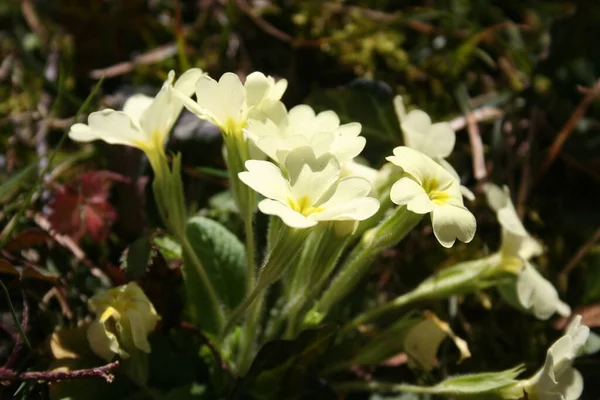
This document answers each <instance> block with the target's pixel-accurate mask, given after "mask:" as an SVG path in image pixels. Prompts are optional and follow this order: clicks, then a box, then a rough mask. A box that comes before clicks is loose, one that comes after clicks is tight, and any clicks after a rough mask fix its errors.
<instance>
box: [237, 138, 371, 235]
mask: <svg viewBox="0 0 600 400" xmlns="http://www.w3.org/2000/svg"><path fill="white" fill-rule="evenodd" d="M285 167H286V171H287V176H288V177H287V178H286V177H284V175H283V173H282V172H281V170H280V169H279V168H278V167H277V166H276V165H275V164H273V163H271V162H268V161H258V160H250V161H246V168H247V171H245V172H241V173H240V174H239V177H240V180H241V181H242V182H244V183H245V184H246V185H248V186H249V187H251V188H252V189H254V190H255V191H257V192H258V193H260V194H262V195H263V196H265V197H266V199H264V200H262V201H261V202H260V203H259V204H258V208H259V209H260V210H261V211H262V212H263V213H265V214H269V215H276V216H278V217H280V218H281V219H282V220H283V222H284V223H285V224H286V225H288V226H291V227H293V228H308V227H311V226H315V225H316V224H317V223H318V222H319V221H362V220H365V219H367V218H369V217H370V216H372V215H373V214H375V213H376V212H377V210H378V208H379V202H378V201H377V200H376V199H374V198H371V197H367V195H368V194H369V192H370V191H371V185H370V184H369V182H368V181H367V180H366V179H363V178H359V177H346V178H341V179H340V164H339V162H338V161H337V159H336V158H335V157H333V156H332V155H331V154H324V155H322V156H320V157H317V156H316V155H315V154H314V151H313V150H312V149H311V148H310V147H300V148H297V149H294V150H293V151H292V152H291V153H290V154H289V155H288V156H287V157H286V162H285Z"/></svg>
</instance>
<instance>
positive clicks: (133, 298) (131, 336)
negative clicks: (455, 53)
mask: <svg viewBox="0 0 600 400" xmlns="http://www.w3.org/2000/svg"><path fill="white" fill-rule="evenodd" d="M88 305H89V308H90V310H91V311H92V312H94V313H96V319H95V320H94V321H93V322H92V323H91V324H90V326H89V328H88V331H87V337H88V342H89V344H90V347H91V348H92V350H93V351H94V353H96V354H97V355H98V356H100V357H102V358H103V359H105V360H107V361H110V360H112V359H113V358H114V357H115V355H119V356H120V357H123V358H128V357H129V356H130V354H131V352H133V351H136V349H137V350H141V351H143V352H145V353H150V350H151V349H150V343H149V342H148V334H149V333H150V332H152V331H153V330H154V328H155V327H156V324H157V322H158V320H159V319H160V317H159V316H158V314H157V313H156V310H155V309H154V306H153V305H152V303H151V302H150V300H148V298H147V297H146V295H145V294H144V292H143V291H142V289H141V288H140V287H139V286H138V285H137V283H135V282H131V283H128V284H126V285H123V286H119V287H116V288H114V289H110V290H108V291H106V292H105V293H101V294H97V295H95V296H94V297H92V298H91V299H90V300H89V303H88Z"/></svg>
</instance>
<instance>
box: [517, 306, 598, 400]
mask: <svg viewBox="0 0 600 400" xmlns="http://www.w3.org/2000/svg"><path fill="white" fill-rule="evenodd" d="M589 334H590V329H589V328H588V327H587V326H585V325H581V316H580V315H578V316H576V317H575V318H574V319H573V321H572V322H571V323H570V324H569V326H568V328H567V330H566V332H565V334H564V336H562V337H561V338H560V339H558V340H557V341H556V342H554V344H553V345H552V346H550V348H549V349H548V352H547V354H546V361H545V362H544V366H543V367H542V368H541V369H540V370H539V371H538V372H537V373H536V374H535V375H533V376H532V377H531V378H530V379H528V380H526V381H522V382H520V384H519V387H520V388H523V389H524V390H525V391H526V392H527V394H528V396H529V398H530V399H535V400H577V399H578V398H579V396H581V393H582V392H583V378H582V377H581V374H580V373H579V371H577V370H576V369H575V368H573V361H574V360H575V358H576V357H577V356H578V354H579V351H580V350H581V349H582V347H583V346H584V345H585V343H586V341H587V339H588V336H589Z"/></svg>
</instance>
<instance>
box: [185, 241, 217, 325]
mask: <svg viewBox="0 0 600 400" xmlns="http://www.w3.org/2000/svg"><path fill="white" fill-rule="evenodd" d="M179 240H180V241H181V246H182V249H183V252H184V254H185V257H184V258H185V259H186V260H188V261H190V262H191V264H192V265H193V266H194V268H195V270H196V272H197V273H198V276H199V277H200V280H201V281H202V284H203V286H204V289H205V290H206V293H207V294H208V299H209V301H210V304H209V306H210V307H211V308H212V309H213V311H214V315H216V317H217V324H218V330H219V332H222V331H223V327H224V326H225V312H224V311H223V308H222V307H221V303H220V302H219V298H218V296H217V292H216V291H215V288H214V287H213V285H212V282H211V281H210V278H209V277H208V274H207V273H206V270H205V269H204V266H203V265H202V262H201V261H200V259H199V258H198V256H197V255H196V252H195V251H194V248H193V247H192V245H191V243H190V242H189V240H188V238H187V235H182V236H180V237H179Z"/></svg>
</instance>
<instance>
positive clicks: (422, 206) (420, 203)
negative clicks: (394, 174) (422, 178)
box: [390, 177, 434, 214]
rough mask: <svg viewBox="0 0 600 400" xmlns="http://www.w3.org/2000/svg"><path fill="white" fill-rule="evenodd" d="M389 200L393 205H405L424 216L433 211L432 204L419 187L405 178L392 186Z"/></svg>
mask: <svg viewBox="0 0 600 400" xmlns="http://www.w3.org/2000/svg"><path fill="white" fill-rule="evenodd" d="M390 198H391V199H392V201H393V202H394V203H395V204H398V205H405V204H406V206H407V208H408V209H409V210H410V211H412V212H414V213H417V214H426V213H428V212H431V211H433V208H434V204H433V202H432V201H431V200H430V199H429V196H428V195H427V193H426V192H425V190H424V189H423V187H422V186H421V185H419V184H418V183H417V182H415V181H414V180H412V179H411V178H408V177H405V178H401V179H400V180H398V182H396V183H394V185H392V189H391V190H390Z"/></svg>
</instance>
